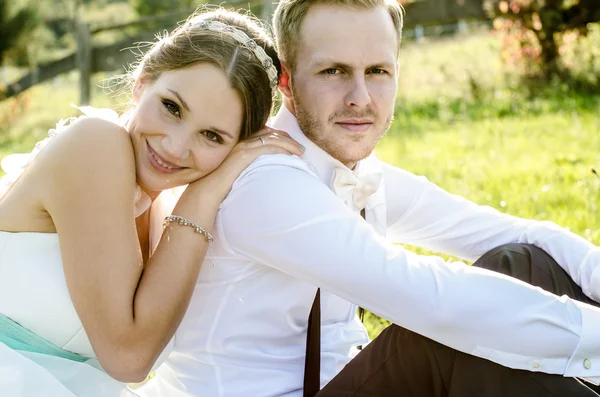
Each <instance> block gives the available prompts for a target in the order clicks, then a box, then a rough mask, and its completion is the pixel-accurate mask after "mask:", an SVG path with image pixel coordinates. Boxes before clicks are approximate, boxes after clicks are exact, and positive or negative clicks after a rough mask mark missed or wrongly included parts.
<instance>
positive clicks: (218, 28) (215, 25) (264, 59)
mask: <svg viewBox="0 0 600 397" xmlns="http://www.w3.org/2000/svg"><path fill="white" fill-rule="evenodd" d="M194 26H196V27H199V28H200V29H207V30H212V31H213V32H226V33H228V34H229V35H230V36H231V37H233V38H234V39H235V40H236V41H237V42H239V43H240V44H241V45H242V47H245V48H247V49H249V50H250V51H252V52H253V53H254V55H255V56H256V58H257V59H258V60H259V61H260V63H261V64H262V67H263V69H264V70H265V72H267V76H269V81H270V82H271V89H272V90H273V91H275V89H276V87H277V82H278V81H277V69H276V68H275V65H274V64H273V59H272V58H271V57H270V56H268V55H267V53H266V52H265V50H264V49H263V48H262V47H261V46H259V45H258V44H256V41H254V40H252V39H251V38H250V37H248V35H247V34H246V33H244V32H242V31H241V30H239V29H237V28H235V27H233V26H231V25H227V24H224V23H223V22H219V21H208V20H201V21H199V22H197V23H195V24H194Z"/></svg>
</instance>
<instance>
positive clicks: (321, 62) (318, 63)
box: [310, 59, 352, 69]
mask: <svg viewBox="0 0 600 397" xmlns="http://www.w3.org/2000/svg"><path fill="white" fill-rule="evenodd" d="M310 66H312V67H328V68H336V69H352V66H351V65H348V64H346V63H343V62H336V61H334V60H332V59H314V60H313V61H312V62H311V63H310Z"/></svg>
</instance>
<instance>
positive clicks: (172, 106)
mask: <svg viewBox="0 0 600 397" xmlns="http://www.w3.org/2000/svg"><path fill="white" fill-rule="evenodd" d="M162 104H163V106H164V107H165V109H167V112H169V113H171V114H172V115H173V116H176V117H181V112H180V110H179V105H177V104H176V103H175V102H173V101H169V100H166V99H165V100H163V101H162Z"/></svg>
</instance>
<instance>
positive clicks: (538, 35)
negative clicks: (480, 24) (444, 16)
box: [484, 0, 600, 78]
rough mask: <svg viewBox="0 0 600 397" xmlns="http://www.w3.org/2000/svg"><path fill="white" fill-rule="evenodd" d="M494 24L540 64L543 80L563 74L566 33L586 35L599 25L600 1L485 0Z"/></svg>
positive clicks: (531, 58) (511, 41) (510, 41)
mask: <svg viewBox="0 0 600 397" xmlns="http://www.w3.org/2000/svg"><path fill="white" fill-rule="evenodd" d="M484 6H485V8H486V10H487V11H488V13H489V14H490V16H492V17H494V18H496V19H495V21H494V25H495V27H496V28H498V29H500V30H504V31H505V32H506V33H507V36H506V37H507V40H508V43H505V45H509V46H510V45H511V44H514V46H516V47H518V48H519V49H520V50H521V55H523V56H524V57H527V58H529V59H530V60H531V61H533V62H534V63H538V64H539V71H540V72H541V74H542V76H543V77H546V78H550V77H552V76H557V75H559V76H560V75H561V72H562V68H561V64H560V51H559V49H560V45H561V41H562V37H563V34H565V33H569V32H576V33H577V34H578V35H585V34H587V32H588V29H589V26H590V23H593V22H600V0H484Z"/></svg>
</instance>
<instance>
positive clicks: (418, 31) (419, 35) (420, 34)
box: [415, 25, 425, 43]
mask: <svg viewBox="0 0 600 397" xmlns="http://www.w3.org/2000/svg"><path fill="white" fill-rule="evenodd" d="M424 38H425V29H423V25H417V26H415V41H416V42H417V43H421V42H422V41H423V39H424Z"/></svg>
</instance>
